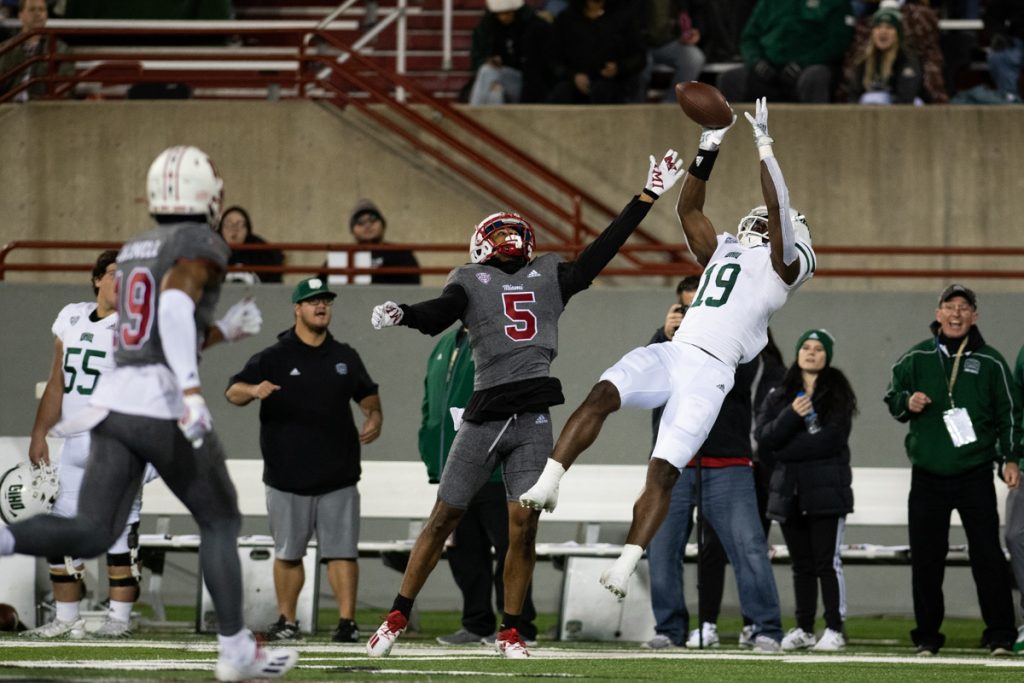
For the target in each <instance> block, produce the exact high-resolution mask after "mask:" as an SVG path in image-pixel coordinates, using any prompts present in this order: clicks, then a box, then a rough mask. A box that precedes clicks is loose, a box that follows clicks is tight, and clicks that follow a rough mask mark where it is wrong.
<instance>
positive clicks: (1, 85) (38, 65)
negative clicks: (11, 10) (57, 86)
mask: <svg viewBox="0 0 1024 683" xmlns="http://www.w3.org/2000/svg"><path fill="white" fill-rule="evenodd" d="M48 16H49V14H48V10H47V8H46V0H20V2H19V3H18V19H20V20H21V32H20V33H19V34H18V36H22V35H28V34H32V33H35V32H36V31H41V30H43V29H44V28H46V20H47V18H48ZM17 39H18V37H17V36H16V37H15V38H13V39H12V40H17ZM51 40H55V39H54V38H46V37H45V36H43V35H42V34H36V35H30V37H28V38H26V39H25V40H24V41H23V42H22V43H21V44H20V45H19V46H17V47H14V48H13V49H11V50H8V51H7V52H4V53H3V54H2V55H0V79H3V80H0V95H3V94H5V93H7V92H8V91H10V90H11V89H12V88H17V87H19V86H20V85H21V84H22V83H27V82H28V81H30V80H32V79H33V78H43V77H45V76H47V75H48V74H49V71H50V66H49V64H47V62H46V61H45V60H44V61H40V62H35V63H34V64H32V65H31V66H29V67H28V68H27V69H24V70H21V71H14V69H16V68H17V66H18V65H19V64H22V63H24V62H26V61H28V60H30V59H33V58H36V57H41V56H44V55H47V54H49V50H50V47H49V46H50V41H51ZM56 51H57V54H67V51H68V46H67V45H65V44H64V43H63V42H62V41H60V40H57V46H56ZM74 71H75V66H74V64H73V63H72V62H58V65H57V73H58V74H59V75H60V76H69V75H71V74H72V73H74ZM8 72H11V75H10V76H5V74H7V73H8ZM46 94H47V84H46V83H44V82H38V83H33V84H32V85H30V86H28V87H27V88H25V89H24V90H22V91H21V92H19V93H18V94H17V95H15V96H14V101H15V102H27V101H29V100H30V99H34V98H36V97H39V96H41V95H46Z"/></svg>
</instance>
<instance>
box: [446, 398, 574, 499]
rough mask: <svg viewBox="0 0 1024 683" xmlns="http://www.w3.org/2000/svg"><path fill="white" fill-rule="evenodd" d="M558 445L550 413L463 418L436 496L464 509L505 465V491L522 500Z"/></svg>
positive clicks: (503, 471)
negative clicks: (482, 418) (475, 418)
mask: <svg viewBox="0 0 1024 683" xmlns="http://www.w3.org/2000/svg"><path fill="white" fill-rule="evenodd" d="M553 446H554V441H553V439H552V436H551V416H550V415H549V414H548V413H547V412H543V413H520V414H518V415H513V416H512V417H510V418H508V419H506V420H489V421H487V422H463V423H462V426H461V427H459V431H458V433H457V434H456V435H455V441H453V442H452V448H451V451H450V452H449V453H448V460H447V462H445V465H444V471H443V472H442V473H441V485H440V486H439V487H438V489H437V497H438V498H440V499H441V500H443V501H444V502H445V503H447V504H448V505H451V506H452V507H454V508H458V509H460V510H465V509H466V508H468V507H469V503H470V501H471V500H473V496H475V495H476V493H477V491H479V490H480V488H481V487H483V485H484V484H485V483H486V482H487V480H488V479H490V478H491V474H492V473H493V472H494V468H495V467H497V466H498V465H501V467H502V473H503V476H504V479H505V494H506V496H507V497H508V499H509V500H518V499H519V496H521V495H522V494H524V493H526V491H527V490H528V489H529V488H530V487H531V486H533V485H534V484H536V483H537V479H538V478H539V477H540V473H541V472H542V471H544V464H545V463H546V462H547V460H548V458H549V457H551V449H552V448H553Z"/></svg>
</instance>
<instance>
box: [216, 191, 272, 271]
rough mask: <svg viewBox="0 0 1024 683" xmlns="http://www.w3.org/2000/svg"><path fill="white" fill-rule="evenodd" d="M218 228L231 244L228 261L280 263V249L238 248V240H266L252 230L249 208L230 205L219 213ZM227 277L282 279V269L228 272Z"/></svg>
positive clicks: (259, 264) (249, 242)
mask: <svg viewBox="0 0 1024 683" xmlns="http://www.w3.org/2000/svg"><path fill="white" fill-rule="evenodd" d="M217 232H218V233H219V234H220V236H221V237H223V238H224V241H225V242H227V243H228V246H229V247H231V256H230V257H229V258H228V265H229V266H234V265H245V266H280V265H281V264H283V263H284V254H283V253H281V250H280V249H239V248H238V245H241V244H266V243H267V241H266V240H265V239H263V238H262V237H260V236H259V235H257V234H256V233H254V232H253V231H252V219H251V218H249V212H248V211H246V210H245V209H243V208H242V207H240V206H232V207H231V208H229V209H228V210H227V211H225V212H224V213H223V214H222V215H221V217H220V224H219V225H218V226H217ZM227 280H228V281H229V282H231V281H239V282H246V283H255V282H257V281H259V282H281V273H253V272H238V271H233V272H229V273H228V275H227Z"/></svg>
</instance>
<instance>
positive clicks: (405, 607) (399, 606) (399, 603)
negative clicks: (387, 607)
mask: <svg viewBox="0 0 1024 683" xmlns="http://www.w3.org/2000/svg"><path fill="white" fill-rule="evenodd" d="M413 602H414V599H413V598H407V597H405V596H404V595H402V594H401V593H399V594H398V595H396V596H395V602H394V604H392V605H391V611H392V612H394V611H395V610H398V611H399V612H401V613H402V616H404V617H405V618H406V619H408V618H409V615H410V614H412V603H413Z"/></svg>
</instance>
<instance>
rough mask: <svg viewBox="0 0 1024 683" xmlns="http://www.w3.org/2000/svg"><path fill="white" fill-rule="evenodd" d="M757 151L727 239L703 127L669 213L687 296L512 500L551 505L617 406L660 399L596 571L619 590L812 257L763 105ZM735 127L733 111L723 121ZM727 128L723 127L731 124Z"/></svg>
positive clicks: (713, 143)
mask: <svg viewBox="0 0 1024 683" xmlns="http://www.w3.org/2000/svg"><path fill="white" fill-rule="evenodd" d="M746 117H747V119H748V120H749V121H750V124H751V125H752V126H753V129H754V141H755V143H756V145H757V149H758V152H759V153H760V157H761V162H760V168H761V191H762V194H763V196H764V201H765V206H760V207H757V208H756V209H754V210H753V211H752V212H751V213H750V215H748V216H747V217H745V218H744V219H743V220H742V221H741V222H740V225H739V229H738V230H737V234H736V236H735V237H734V236H732V235H730V234H728V233H723V234H720V235H716V233H715V228H714V226H713V225H712V224H711V222H710V221H709V220H708V219H707V217H706V216H705V215H704V212H703V207H704V191H705V187H706V185H707V180H708V177H709V176H710V174H711V167H712V166H713V165H714V162H715V157H716V156H717V155H718V146H719V144H721V142H722V139H723V137H724V136H725V133H726V131H727V130H728V129H729V128H728V127H727V128H722V129H717V130H710V129H704V131H703V132H702V133H701V139H700V147H699V150H698V156H697V158H696V159H695V161H694V163H693V164H691V166H690V169H689V173H688V175H687V177H686V180H685V181H684V182H683V186H682V190H681V192H680V195H679V201H678V203H677V206H676V211H677V213H678V214H679V220H680V222H681V223H682V226H683V232H684V233H685V235H686V239H687V241H688V243H689V245H690V250H691V251H692V252H693V254H694V256H696V258H697V260H698V261H700V263H701V265H703V266H704V274H703V276H702V277H701V281H700V286H699V289H698V290H697V297H696V298H695V299H694V301H693V303H692V304H691V305H690V308H689V310H688V311H687V313H686V317H685V318H683V322H682V325H681V326H680V327H679V330H678V331H677V332H676V334H675V336H674V337H673V338H672V341H670V342H665V343H662V344H653V345H651V346H647V347H643V348H639V349H634V350H633V351H630V352H629V353H628V354H626V355H625V356H624V357H623V358H622V359H621V360H620V361H619V362H618V363H616V364H615V365H613V366H612V367H611V368H609V369H608V370H606V371H605V373H604V374H603V375H601V380H600V381H599V382H598V383H597V384H596V385H594V388H593V389H592V390H591V392H590V395H589V396H587V398H586V399H585V400H584V402H583V404H582V405H580V407H579V408H577V409H576V411H575V412H574V413H573V414H572V416H571V417H570V418H569V421H568V422H567V423H566V424H565V427H564V428H563V429H562V433H561V434H560V435H559V437H558V443H557V444H556V445H555V449H554V452H553V453H552V455H551V459H550V460H548V462H547V465H546V466H545V469H544V473H543V474H542V475H541V477H540V480H539V481H538V482H537V484H536V485H535V486H534V487H533V488H531V489H530V490H529V491H527V492H526V493H525V494H524V495H523V496H521V498H520V502H521V503H522V504H523V505H524V506H526V507H529V508H533V509H536V510H540V509H545V510H549V511H550V510H554V508H555V504H556V503H557V499H558V482H559V480H560V479H561V477H562V475H563V474H564V473H565V470H566V469H568V468H569V466H570V465H572V463H573V462H574V461H575V460H576V458H577V457H578V456H579V454H580V453H581V452H582V451H583V450H584V449H586V448H587V447H588V446H590V444H592V443H593V442H594V439H596V438H597V435H598V432H600V430H601V426H602V425H603V424H604V420H605V418H606V417H607V416H608V415H609V414H610V413H612V412H614V411H616V410H618V409H619V407H620V406H629V407H635V408H644V409H652V408H656V407H658V406H661V405H664V406H665V411H664V414H663V415H662V418H661V423H660V428H659V432H658V440H657V443H656V444H655V447H654V452H653V453H652V454H651V459H650V462H649V464H648V468H647V481H646V484H645V487H644V490H643V492H642V493H641V494H640V498H639V499H638V500H637V502H636V504H635V506H634V508H633V523H632V525H631V526H630V529H629V534H628V536H627V537H626V546H625V548H624V550H623V552H622V555H621V556H620V557H619V559H618V560H617V561H616V562H615V564H614V565H613V566H612V568H611V569H610V570H609V571H607V572H606V573H605V574H604V575H603V576H602V577H601V583H602V584H604V586H605V587H606V588H607V589H608V590H610V591H611V592H612V593H614V594H615V595H617V596H619V597H623V596H625V594H626V585H627V583H628V581H629V577H630V575H631V574H632V573H633V570H634V569H635V568H636V564H637V562H638V561H639V559H640V556H641V555H642V554H643V550H644V548H646V547H647V544H648V543H650V540H651V538H652V537H653V536H654V534H655V532H656V531H657V530H658V527H659V526H660V525H661V522H662V520H663V519H664V518H665V515H666V513H667V511H668V504H669V500H670V497H671V493H672V487H673V485H674V484H675V482H676V479H677V478H678V477H679V472H680V470H681V468H683V467H686V464H687V463H688V462H689V461H690V459H691V458H692V457H693V455H694V454H695V453H696V452H697V450H698V449H699V448H700V446H701V444H702V443H703V442H704V439H705V438H706V437H707V435H708V432H709V430H710V429H711V426H712V425H713V424H714V422H715V418H716V417H717V416H718V411H719V409H720V408H721V406H722V400H723V399H724V398H725V395H726V394H728V393H729V390H730V389H731V388H732V385H733V379H734V375H735V371H736V366H737V365H738V364H739V363H742V362H746V361H750V360H752V359H754V358H756V357H757V354H758V353H759V352H760V351H761V349H762V348H764V346H765V344H766V343H767V340H768V337H767V330H768V319H769V318H770V317H771V315H772V313H774V312H775V311H777V310H778V309H779V308H781V307H782V305H783V304H785V303H786V299H788V298H789V295H790V294H791V293H792V292H793V291H794V290H795V289H796V288H797V287H799V286H800V284H802V283H803V282H804V281H806V280H807V279H808V278H810V277H811V275H812V274H813V273H814V267H815V258H814V252H813V251H812V250H811V238H810V233H809V231H808V229H807V224H806V223H805V222H804V217H803V216H802V215H800V214H799V213H797V212H796V211H795V210H794V209H792V208H790V205H789V193H788V191H787V189H786V184H785V181H784V179H783V177H782V171H781V170H780V168H779V164H778V162H777V161H776V159H775V156H774V154H773V152H772V142H773V140H772V138H771V137H769V135H768V106H767V104H766V102H765V100H764V99H763V98H762V99H761V100H759V101H758V102H757V105H756V116H755V117H751V116H750V114H747V115H746ZM733 123H735V117H734V118H733ZM730 127H731V126H730Z"/></svg>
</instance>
